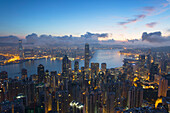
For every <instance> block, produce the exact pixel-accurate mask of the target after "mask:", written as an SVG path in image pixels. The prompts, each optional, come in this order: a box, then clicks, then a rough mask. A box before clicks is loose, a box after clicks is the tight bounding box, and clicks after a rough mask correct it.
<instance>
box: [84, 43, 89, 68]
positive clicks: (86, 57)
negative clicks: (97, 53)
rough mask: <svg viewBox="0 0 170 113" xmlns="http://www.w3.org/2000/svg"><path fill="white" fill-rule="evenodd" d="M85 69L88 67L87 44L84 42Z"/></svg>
mask: <svg viewBox="0 0 170 113" xmlns="http://www.w3.org/2000/svg"><path fill="white" fill-rule="evenodd" d="M84 66H85V69H88V68H89V44H88V43H86V44H85V64H84Z"/></svg>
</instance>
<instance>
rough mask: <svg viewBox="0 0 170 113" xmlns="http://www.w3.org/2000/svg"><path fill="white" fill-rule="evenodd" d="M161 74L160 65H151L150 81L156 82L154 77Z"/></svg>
mask: <svg viewBox="0 0 170 113" xmlns="http://www.w3.org/2000/svg"><path fill="white" fill-rule="evenodd" d="M158 73H159V69H158V64H154V63H152V64H151V68H150V81H154V75H155V74H158Z"/></svg>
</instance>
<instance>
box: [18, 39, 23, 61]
mask: <svg viewBox="0 0 170 113" xmlns="http://www.w3.org/2000/svg"><path fill="white" fill-rule="evenodd" d="M19 56H20V59H23V47H22V40H19Z"/></svg>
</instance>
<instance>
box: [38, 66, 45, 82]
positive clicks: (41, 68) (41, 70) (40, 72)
mask: <svg viewBox="0 0 170 113" xmlns="http://www.w3.org/2000/svg"><path fill="white" fill-rule="evenodd" d="M37 73H38V82H42V81H43V78H44V66H43V65H42V64H40V65H39V66H38V69H37Z"/></svg>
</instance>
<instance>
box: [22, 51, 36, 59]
mask: <svg viewBox="0 0 170 113" xmlns="http://www.w3.org/2000/svg"><path fill="white" fill-rule="evenodd" d="M33 56H34V53H33V49H24V58H29V57H33Z"/></svg>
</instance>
